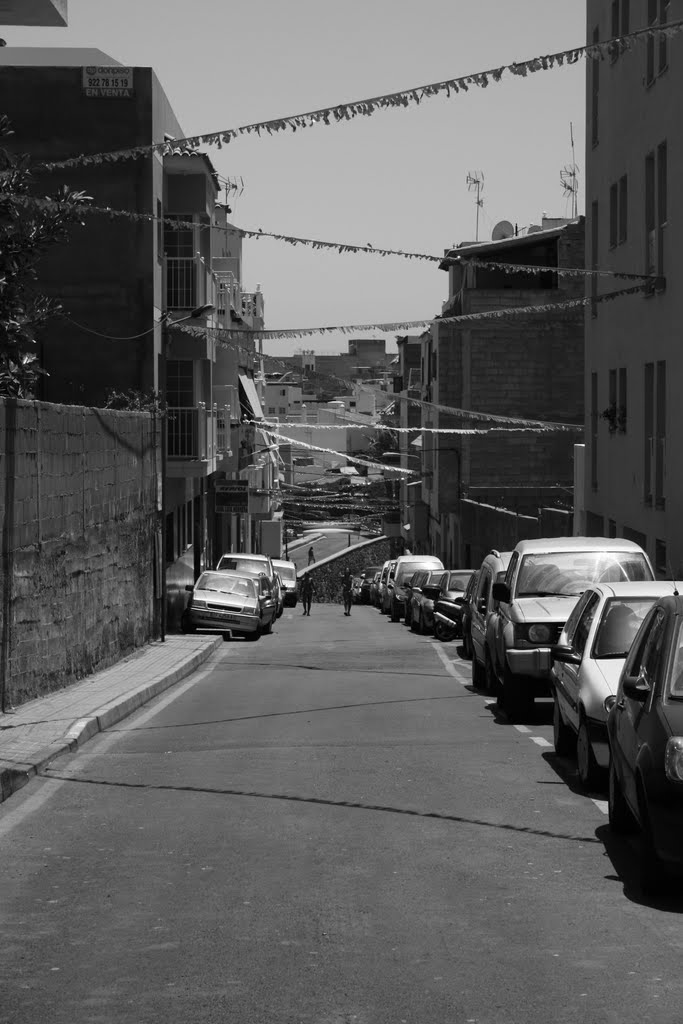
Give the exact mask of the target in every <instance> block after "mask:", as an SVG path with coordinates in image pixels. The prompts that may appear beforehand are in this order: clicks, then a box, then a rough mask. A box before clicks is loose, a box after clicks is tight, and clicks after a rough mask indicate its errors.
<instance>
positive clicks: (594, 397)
mask: <svg viewBox="0 0 683 1024" xmlns="http://www.w3.org/2000/svg"><path fill="white" fill-rule="evenodd" d="M591 488H592V489H593V490H594V491H597V489H598V375H597V373H592V374H591Z"/></svg>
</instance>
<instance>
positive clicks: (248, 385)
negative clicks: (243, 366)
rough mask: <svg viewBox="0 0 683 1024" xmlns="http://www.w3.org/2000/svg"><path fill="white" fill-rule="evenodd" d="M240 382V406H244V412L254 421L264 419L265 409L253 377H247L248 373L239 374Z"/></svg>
mask: <svg viewBox="0 0 683 1024" xmlns="http://www.w3.org/2000/svg"><path fill="white" fill-rule="evenodd" d="M239 381H240V405H242V406H243V407H244V408H243V412H244V413H245V414H246V415H247V416H249V418H250V419H253V420H262V419H263V409H262V408H261V403H260V401H259V397H258V392H257V391H256V385H255V384H254V379H253V377H249V376H247V374H246V373H240V374H239Z"/></svg>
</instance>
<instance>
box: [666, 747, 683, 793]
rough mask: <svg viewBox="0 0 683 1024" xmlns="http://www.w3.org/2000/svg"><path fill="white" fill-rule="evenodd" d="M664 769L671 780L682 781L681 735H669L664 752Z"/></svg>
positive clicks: (682, 755)
mask: <svg viewBox="0 0 683 1024" xmlns="http://www.w3.org/2000/svg"><path fill="white" fill-rule="evenodd" d="M664 771H665V773H666V777H667V779H671V781H672V782H683V736H670V737H669V739H668V741H667V744H666V751H665V753H664Z"/></svg>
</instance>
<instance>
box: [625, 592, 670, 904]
mask: <svg viewBox="0 0 683 1024" xmlns="http://www.w3.org/2000/svg"><path fill="white" fill-rule="evenodd" d="M608 703H609V704H611V709H610V711H609V714H608V717H607V733H608V736H609V745H610V762H609V804H608V807H609V822H610V825H611V827H612V828H613V829H614V831H615V832H628V831H631V830H633V829H634V828H635V827H636V826H637V827H638V828H639V829H640V832H641V837H642V843H641V852H640V876H641V886H642V889H643V892H644V893H645V895H648V896H650V895H656V894H657V893H658V892H659V891H661V890H662V888H663V887H664V886H665V885H666V884H667V881H668V874H669V871H670V870H672V869H673V870H675V871H676V873H680V872H681V870H683V845H682V844H681V835H683V597H680V596H679V595H678V593H677V592H676V593H675V596H671V597H663V598H660V599H659V600H658V601H657V603H656V604H655V605H654V606H653V607H652V608H651V609H650V611H649V612H648V614H647V616H646V617H645V619H644V620H643V623H642V625H641V627H640V629H639V630H638V633H637V634H636V637H635V639H634V641H633V644H632V646H631V650H630V652H629V655H628V657H627V659H626V661H625V663H624V667H623V669H622V672H621V676H620V678H619V685H618V687H617V692H616V695H615V696H614V697H612V698H610V700H609V702H608ZM679 891H680V888H679V886H678V885H677V886H676V892H679Z"/></svg>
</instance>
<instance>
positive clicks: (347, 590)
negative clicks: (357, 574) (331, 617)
mask: <svg viewBox="0 0 683 1024" xmlns="http://www.w3.org/2000/svg"><path fill="white" fill-rule="evenodd" d="M352 590H353V576H352V575H351V570H350V569H345V570H344V575H343V576H342V597H343V599H344V615H350V614H351V595H352Z"/></svg>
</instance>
